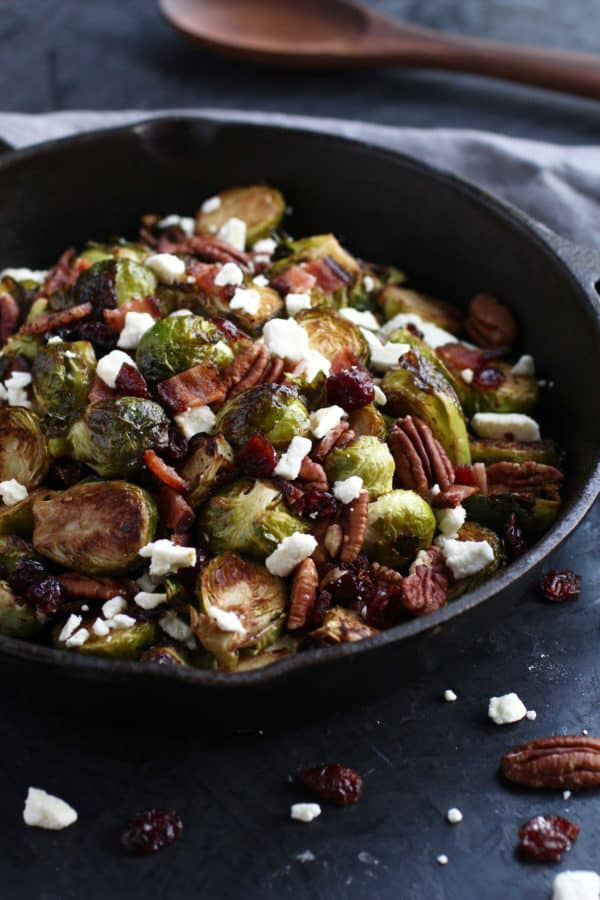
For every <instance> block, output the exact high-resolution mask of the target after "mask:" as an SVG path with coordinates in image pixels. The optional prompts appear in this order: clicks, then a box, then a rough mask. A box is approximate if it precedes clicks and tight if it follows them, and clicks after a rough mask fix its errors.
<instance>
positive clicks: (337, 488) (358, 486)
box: [333, 475, 363, 504]
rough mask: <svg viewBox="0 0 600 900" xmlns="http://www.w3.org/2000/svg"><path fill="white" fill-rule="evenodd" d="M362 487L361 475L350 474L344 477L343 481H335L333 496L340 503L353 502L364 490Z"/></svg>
mask: <svg viewBox="0 0 600 900" xmlns="http://www.w3.org/2000/svg"><path fill="white" fill-rule="evenodd" d="M362 487H363V480H362V478H361V477H360V475H350V477H349V478H344V480H343V481H336V482H334V485H333V496H334V497H335V499H336V500H339V501H340V503H344V504H347V503H352V501H353V500H356V498H357V497H358V495H359V494H360V492H361V491H362Z"/></svg>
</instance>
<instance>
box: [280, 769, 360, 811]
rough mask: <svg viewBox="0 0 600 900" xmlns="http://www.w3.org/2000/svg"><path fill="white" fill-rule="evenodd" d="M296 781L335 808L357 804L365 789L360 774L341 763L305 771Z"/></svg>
mask: <svg viewBox="0 0 600 900" xmlns="http://www.w3.org/2000/svg"><path fill="white" fill-rule="evenodd" d="M296 781H298V782H299V783H300V784H301V785H303V786H304V787H306V788H308V789H309V791H312V792H313V794H316V795H317V796H318V797H320V798H321V799H322V800H326V801H327V802H329V803H333V804H334V805H335V806H350V804H351V803H357V802H358V801H359V800H360V796H361V794H362V789H363V780H362V778H361V777H360V775H359V774H358V772H355V771H354V769H350V768H349V767H348V766H341V765H340V764H339V763H329V764H328V765H325V766H317V767H316V768H314V769H304V771H303V772H298V774H297V775H296Z"/></svg>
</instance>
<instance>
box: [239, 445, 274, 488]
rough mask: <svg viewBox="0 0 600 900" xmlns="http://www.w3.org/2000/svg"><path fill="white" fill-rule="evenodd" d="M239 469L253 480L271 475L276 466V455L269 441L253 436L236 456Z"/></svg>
mask: <svg viewBox="0 0 600 900" xmlns="http://www.w3.org/2000/svg"><path fill="white" fill-rule="evenodd" d="M237 461H238V465H239V467H240V469H241V470H242V472H244V473H245V474H246V475H251V476H252V477H254V478H265V477H267V476H268V475H271V473H272V472H273V469H274V468H275V466H276V465H277V454H276V453H275V448H274V446H273V444H272V443H271V441H268V440H267V439H266V438H264V437H260V435H258V434H255V435H254V437H251V438H250V439H249V440H248V441H246V443H245V444H244V446H243V447H242V449H241V450H240V451H239V453H238V455H237Z"/></svg>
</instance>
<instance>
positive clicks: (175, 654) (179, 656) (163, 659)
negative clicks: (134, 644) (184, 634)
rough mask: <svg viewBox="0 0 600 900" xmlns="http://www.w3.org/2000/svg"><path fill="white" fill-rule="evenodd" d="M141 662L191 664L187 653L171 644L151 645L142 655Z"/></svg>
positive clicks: (165, 664)
mask: <svg viewBox="0 0 600 900" xmlns="http://www.w3.org/2000/svg"><path fill="white" fill-rule="evenodd" d="M140 662H147V663H153V664H154V665H155V666H189V660H188V656H187V653H183V651H182V650H181V649H180V648H179V647H173V646H172V645H171V644H157V646H156V647H149V648H148V649H147V650H145V651H144V652H143V653H142V655H141V656H140Z"/></svg>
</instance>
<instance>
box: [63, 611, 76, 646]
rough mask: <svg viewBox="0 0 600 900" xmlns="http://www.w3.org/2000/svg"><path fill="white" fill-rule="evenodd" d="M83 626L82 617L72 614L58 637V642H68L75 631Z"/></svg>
mask: <svg viewBox="0 0 600 900" xmlns="http://www.w3.org/2000/svg"><path fill="white" fill-rule="evenodd" d="M80 625H81V616H76V615H75V613H71V615H70V616H69V618H68V619H67V621H66V622H65V624H64V625H63V628H62V631H61V633H60V634H59V636H58V640H59V641H61V642H64V641H67V640H68V639H69V638H70V637H71V635H72V634H73V632H74V631H76V630H77V628H79V626H80Z"/></svg>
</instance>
